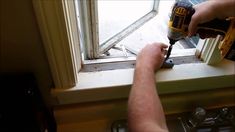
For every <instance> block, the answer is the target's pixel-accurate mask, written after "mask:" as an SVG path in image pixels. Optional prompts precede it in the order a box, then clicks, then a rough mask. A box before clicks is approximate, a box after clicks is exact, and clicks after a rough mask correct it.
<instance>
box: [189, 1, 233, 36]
mask: <svg viewBox="0 0 235 132" xmlns="http://www.w3.org/2000/svg"><path fill="white" fill-rule="evenodd" d="M234 8H235V0H209V1H205V2H202V3H200V4H197V5H195V6H194V9H195V13H194V14H193V16H192V18H191V21H190V23H189V27H188V30H189V32H188V36H190V37H191V36H193V35H195V34H196V32H197V25H198V24H202V23H205V22H209V21H211V20H213V19H215V18H218V19H225V18H226V17H233V16H235V11H234ZM199 35H200V37H201V38H208V37H215V36H214V35H212V36H208V34H205V33H202V32H201V33H199Z"/></svg>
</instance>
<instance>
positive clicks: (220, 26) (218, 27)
mask: <svg viewBox="0 0 235 132" xmlns="http://www.w3.org/2000/svg"><path fill="white" fill-rule="evenodd" d="M230 23H231V20H221V19H214V20H212V21H209V22H206V23H203V24H199V25H198V27H197V29H198V30H197V33H199V34H205V35H206V36H217V35H222V36H225V34H226V33H227V31H228V29H229V26H230Z"/></svg>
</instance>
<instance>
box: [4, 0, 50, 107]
mask: <svg viewBox="0 0 235 132" xmlns="http://www.w3.org/2000/svg"><path fill="white" fill-rule="evenodd" d="M0 2H1V4H0V6H1V8H0V11H1V12H0V13H1V16H0V22H1V25H0V31H1V35H0V39H1V43H0V71H1V72H33V73H34V75H35V77H36V79H37V83H38V86H39V88H40V90H41V92H42V93H43V97H44V99H45V100H46V103H47V104H49V103H50V100H51V99H50V88H51V87H52V86H53V81H52V78H51V73H50V70H49V64H48V61H47V58H46V54H45V52H44V48H43V43H42V39H41V36H40V32H39V28H38V25H37V21H36V17H35V14H34V10H33V4H32V0H1V1H0Z"/></svg>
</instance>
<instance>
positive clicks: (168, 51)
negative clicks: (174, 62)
mask: <svg viewBox="0 0 235 132" xmlns="http://www.w3.org/2000/svg"><path fill="white" fill-rule="evenodd" d="M171 50H172V44H171V45H170V46H169V48H168V50H167V54H166V59H165V60H167V59H168V58H169V57H170V55H171Z"/></svg>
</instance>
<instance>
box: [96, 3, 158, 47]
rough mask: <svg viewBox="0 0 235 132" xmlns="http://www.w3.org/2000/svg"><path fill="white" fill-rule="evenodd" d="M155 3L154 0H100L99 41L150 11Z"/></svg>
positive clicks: (109, 36) (104, 39) (101, 41)
mask: <svg viewBox="0 0 235 132" xmlns="http://www.w3.org/2000/svg"><path fill="white" fill-rule="evenodd" d="M153 4H154V1H153V0H98V23H99V43H100V44H102V43H103V42H105V41H107V40H108V39H109V38H111V37H112V36H114V35H115V34H117V33H119V32H121V31H122V30H123V29H125V28H126V27H128V26H129V25H130V24H132V23H133V22H135V21H136V20H138V19H139V18H141V17H142V16H144V15H146V14H147V13H149V12H150V11H151V10H152V9H153Z"/></svg>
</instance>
